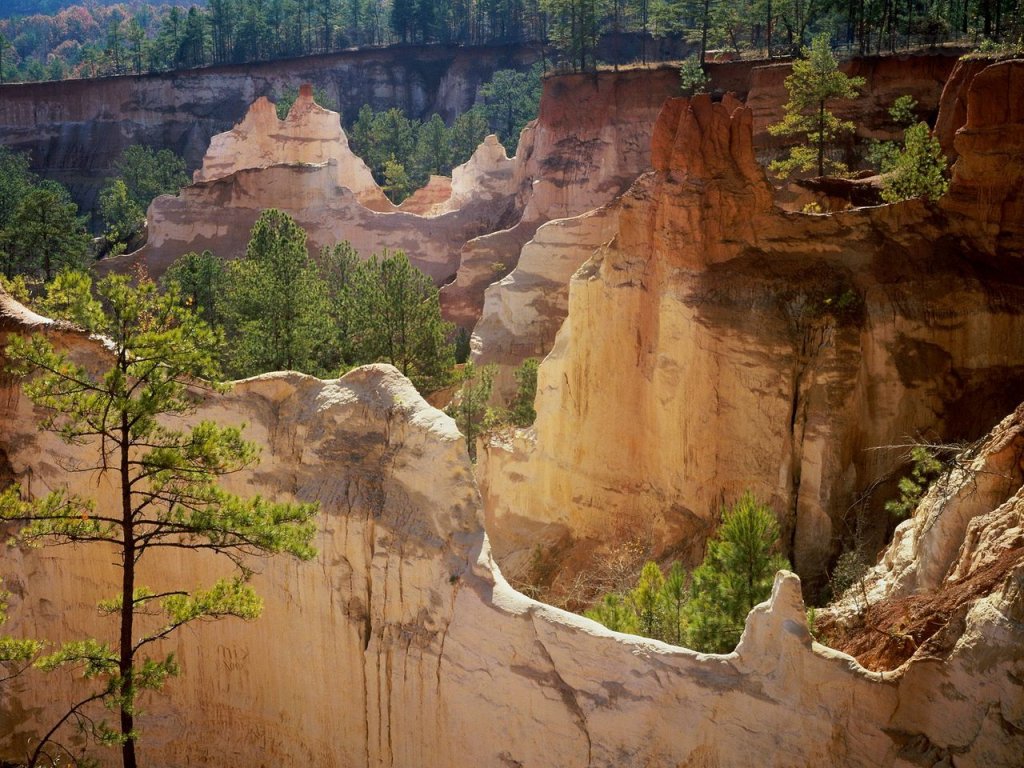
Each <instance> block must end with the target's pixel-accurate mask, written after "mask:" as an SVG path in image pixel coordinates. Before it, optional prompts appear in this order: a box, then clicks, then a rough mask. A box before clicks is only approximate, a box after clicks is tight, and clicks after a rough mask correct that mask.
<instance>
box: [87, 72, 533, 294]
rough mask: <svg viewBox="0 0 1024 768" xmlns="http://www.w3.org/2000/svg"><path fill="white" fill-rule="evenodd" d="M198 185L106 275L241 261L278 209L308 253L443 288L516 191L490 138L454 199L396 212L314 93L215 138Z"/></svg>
mask: <svg viewBox="0 0 1024 768" xmlns="http://www.w3.org/2000/svg"><path fill="white" fill-rule="evenodd" d="M495 147H497V150H498V152H497V153H496V152H495ZM195 179H196V181H195V183H193V184H192V185H190V186H188V187H186V188H185V189H183V190H182V191H181V193H180V194H179V195H177V196H174V195H164V196H161V197H158V198H156V199H155V200H154V201H153V202H152V203H151V204H150V207H149V211H148V212H147V225H148V226H147V228H148V237H147V242H146V244H145V246H143V247H142V248H141V249H139V250H138V251H135V252H133V253H130V254H125V255H123V256H120V257H116V258H112V259H106V260H104V261H102V262H100V265H99V266H100V269H101V270H123V269H126V268H127V267H128V266H129V265H134V264H143V265H145V266H146V268H147V269H148V271H149V273H150V274H151V275H153V276H154V277H157V276H159V275H161V274H162V273H163V271H164V270H165V269H166V268H167V267H168V266H169V265H170V264H171V263H172V262H173V261H174V260H175V259H177V258H178V257H180V256H181V255H182V254H184V253H187V252H189V251H197V252H198V251H201V250H203V249H209V250H211V251H212V252H213V253H215V254H217V255H218V256H220V257H221V258H225V259H232V258H237V257H238V256H240V255H242V254H243V253H244V252H245V246H246V243H247V242H248V240H249V234H250V231H251V229H252V226H253V224H254V223H255V221H256V219H257V218H258V217H259V215H260V213H261V212H262V211H263V210H265V209H267V208H277V209H279V210H282V211H284V212H286V213H288V214H289V215H291V216H292V217H293V218H294V219H295V220H296V221H297V222H298V223H299V224H300V225H301V226H302V227H303V228H304V229H305V230H306V233H307V236H308V240H307V243H308V246H309V249H310V252H311V253H313V254H315V253H317V252H318V251H319V249H320V248H321V247H323V246H330V245H333V244H335V243H338V242H341V241H342V240H348V241H349V242H351V243H352V245H353V246H354V247H355V248H356V250H357V251H358V252H360V253H361V254H363V255H364V256H366V257H368V256H369V255H370V254H372V253H379V252H381V251H383V250H385V249H388V250H392V251H393V250H399V249H400V250H403V251H405V252H406V254H407V255H408V256H409V258H410V260H411V261H412V262H413V263H414V264H415V265H416V266H418V267H419V268H420V269H422V270H423V271H424V272H425V273H427V274H428V275H429V276H430V277H432V278H433V279H434V280H435V281H436V282H437V283H438V284H440V283H441V282H443V281H444V280H446V279H449V278H450V277H451V276H452V275H453V274H454V273H455V271H456V268H457V266H458V264H459V253H460V251H461V249H462V247H463V245H464V244H465V243H466V242H467V241H468V240H471V239H472V238H474V237H477V236H479V235H481V234H483V233H486V232H490V231H493V230H494V229H496V228H498V227H499V226H501V225H502V224H503V223H504V222H506V221H507V220H508V219H509V217H510V216H512V215H513V212H514V208H513V206H514V204H515V200H514V195H513V191H514V189H515V188H516V181H515V180H514V178H513V175H512V168H511V163H510V162H509V161H508V159H507V158H505V156H504V151H503V150H502V149H501V147H500V145H498V144H497V142H496V141H495V140H494V138H493V137H490V139H489V140H487V141H485V142H484V143H483V144H482V145H481V147H480V148H479V149H478V150H477V152H476V153H475V154H474V155H473V157H471V158H470V159H469V161H467V162H466V163H465V164H464V165H463V166H461V167H459V168H457V169H455V179H456V183H453V184H452V186H451V190H452V191H451V194H450V195H449V196H448V198H447V200H443V201H437V202H435V203H433V204H424V203H418V202H417V201H416V200H413V201H412V203H411V204H410V205H409V206H406V207H405V208H403V209H396V208H395V207H394V206H393V205H392V204H391V203H390V201H389V200H388V199H387V198H386V197H385V196H384V194H383V192H382V191H381V190H380V188H379V187H378V186H377V184H376V183H375V182H374V180H373V177H372V176H371V174H370V171H369V169H368V168H367V167H366V165H365V164H364V163H363V161H362V160H361V159H360V158H358V157H357V156H356V155H354V154H353V153H352V151H351V149H349V146H348V140H347V138H346V136H345V132H344V131H343V130H342V128H341V124H340V121H339V116H338V114H337V113H336V112H332V111H330V110H326V109H323V108H321V107H320V106H318V105H317V104H315V103H314V101H313V95H312V89H311V88H309V87H308V86H304V88H303V90H302V92H301V93H300V96H299V98H298V99H297V100H296V102H295V104H294V105H293V106H292V109H291V111H290V112H289V114H288V116H287V119H286V120H284V121H281V120H278V118H277V114H276V112H275V111H274V106H273V105H272V104H271V103H270V102H269V101H267V100H266V99H262V98H261V99H258V100H257V101H256V102H255V103H254V104H253V105H252V107H251V108H250V110H249V112H248V113H247V114H246V116H245V118H244V119H243V120H242V121H241V122H240V123H239V124H238V125H237V126H235V127H234V128H233V129H232V130H230V131H228V132H226V133H223V134H219V135H217V136H214V137H213V140H212V141H211V144H210V149H209V150H208V151H207V153H206V155H205V157H204V159H203V164H202V166H201V167H200V168H199V169H198V170H197V171H196V173H195ZM446 186H447V185H446V184H444V183H443V182H442V183H441V187H442V188H444V187H446ZM436 187H437V184H436V183H435V188H436ZM423 194H424V195H426V194H427V193H426V192H424V193H423ZM422 199H425V198H423V197H422V196H421V200H422ZM418 208H419V211H420V212H417V209H418Z"/></svg>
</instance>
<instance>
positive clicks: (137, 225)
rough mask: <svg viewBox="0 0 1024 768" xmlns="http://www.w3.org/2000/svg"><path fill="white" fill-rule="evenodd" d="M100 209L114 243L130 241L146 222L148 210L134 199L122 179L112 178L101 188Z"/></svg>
mask: <svg viewBox="0 0 1024 768" xmlns="http://www.w3.org/2000/svg"><path fill="white" fill-rule="evenodd" d="M99 209H100V218H101V219H103V223H104V224H106V225H107V230H106V236H107V239H108V240H109V241H110V242H112V243H126V242H128V240H130V239H131V238H132V236H134V235H135V233H136V232H138V231H139V230H140V229H142V225H143V224H145V223H146V212H145V211H144V210H143V209H142V208H140V207H139V204H138V203H137V202H135V200H133V199H132V197H131V195H130V194H129V193H128V186H127V185H126V184H125V183H124V181H123V180H122V179H112V180H111V181H110V182H108V183H107V184H106V185H104V187H103V189H101V190H100V196H99Z"/></svg>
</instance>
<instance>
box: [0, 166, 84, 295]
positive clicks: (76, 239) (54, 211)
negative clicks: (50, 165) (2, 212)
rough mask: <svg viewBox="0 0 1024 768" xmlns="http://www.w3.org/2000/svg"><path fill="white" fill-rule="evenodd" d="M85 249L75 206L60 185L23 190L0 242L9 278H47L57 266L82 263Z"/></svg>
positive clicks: (5, 269) (82, 224)
mask: <svg viewBox="0 0 1024 768" xmlns="http://www.w3.org/2000/svg"><path fill="white" fill-rule="evenodd" d="M88 248H89V236H88V235H87V234H86V232H85V225H84V223H83V221H82V220H81V219H80V218H79V217H78V206H76V205H75V204H74V203H73V202H72V201H71V200H70V199H69V197H68V195H67V192H66V191H65V190H64V189H63V187H61V186H60V185H57V184H53V183H51V182H44V183H43V184H40V185H39V186H38V187H35V188H32V189H30V190H28V191H27V192H26V193H25V195H24V197H22V199H21V202H20V203H19V204H18V207H17V208H16V209H15V211H14V214H13V216H12V217H11V219H10V221H9V222H8V225H7V227H6V229H5V230H4V234H3V240H2V242H0V249H2V251H3V254H2V258H3V270H4V273H5V274H6V275H7V277H9V278H10V277H13V276H14V275H15V274H28V275H39V276H41V277H43V278H44V279H45V280H51V279H52V278H53V276H54V275H56V274H57V272H58V271H59V270H61V269H64V268H72V269H77V268H80V267H82V266H84V265H85V258H86V253H87V251H88Z"/></svg>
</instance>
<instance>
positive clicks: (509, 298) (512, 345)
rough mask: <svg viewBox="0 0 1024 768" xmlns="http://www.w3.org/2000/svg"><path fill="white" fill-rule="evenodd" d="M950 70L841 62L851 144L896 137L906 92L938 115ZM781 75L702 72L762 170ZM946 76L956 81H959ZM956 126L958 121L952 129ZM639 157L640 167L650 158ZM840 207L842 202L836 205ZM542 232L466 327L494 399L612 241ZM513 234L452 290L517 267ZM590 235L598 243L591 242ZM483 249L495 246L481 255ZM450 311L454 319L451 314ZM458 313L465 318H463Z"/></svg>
mask: <svg viewBox="0 0 1024 768" xmlns="http://www.w3.org/2000/svg"><path fill="white" fill-rule="evenodd" d="M955 64H956V59H955V57H954V56H953V55H952V54H951V53H942V54H934V55H917V56H869V57H863V58H857V59H852V60H849V61H847V62H845V63H844V65H843V67H844V70H846V71H847V73H848V74H850V75H855V76H857V75H859V76H863V77H864V78H865V79H866V81H867V85H866V87H865V89H864V92H863V93H862V95H861V96H860V97H859V98H857V99H854V100H852V101H849V102H844V103H841V104H837V105H836V107H837V109H838V111H839V112H840V113H841V114H842V115H843V117H845V118H846V119H850V120H853V121H854V122H855V123H856V125H857V126H858V134H857V135H858V136H859V137H860V138H886V139H893V138H896V137H897V134H898V131H897V130H896V127H895V126H893V125H892V124H891V123H890V121H889V118H888V112H887V110H888V108H889V106H890V105H891V104H892V102H893V101H894V100H895V99H896V98H897V97H899V96H901V95H904V94H910V95H912V96H914V97H915V98H916V99H917V100H918V103H919V107H918V109H919V111H920V112H921V114H922V115H932V114H934V113H935V111H936V110H938V108H939V102H940V95H941V94H942V92H943V83H944V82H945V81H946V79H947V77H948V76H950V70H951V69H953V68H954V65H955ZM986 66H987V64H986ZM790 71H791V66H790V64H789V63H786V62H782V63H778V64H769V63H766V62H759V61H735V62H723V63H711V64H710V65H709V66H708V74H709V76H710V79H711V82H710V87H711V89H712V90H713V91H714V92H715V93H716V94H719V95H721V96H722V98H724V99H725V100H726V103H730V104H733V103H735V101H734V99H735V94H738V95H739V96H741V97H745V98H746V104H747V106H749V107H750V108H751V110H752V112H753V126H752V127H753V140H754V145H755V147H756V148H757V150H758V159H759V160H761V161H762V162H766V161H767V159H770V158H771V157H773V156H774V154H775V153H776V152H777V151H778V147H779V146H781V145H782V143H783V142H781V141H780V140H779V139H776V138H773V137H771V136H769V135H768V133H767V126H768V125H769V124H770V123H773V122H777V121H778V120H780V119H781V117H782V105H783V104H784V103H785V101H786V99H787V96H786V90H785V83H784V81H785V78H786V76H788V75H789V73H790ZM956 71H957V72H958V73H959V72H960V71H961V70H960V68H959V67H958V68H956ZM954 77H956V78H958V79H962V78H959V75H954ZM644 82H645V83H646V81H644ZM630 85H631V87H635V88H637V89H639V88H643V87H648V86H646V85H642V84H640V83H636V84H635V85H634V84H633V83H631V84H630ZM672 90H674V89H672ZM566 95H567V98H568V100H570V101H574V100H575V99H576V98H578V97H577V95H576V93H575V91H570V92H569V93H567V94H566ZM964 98H966V94H964ZM940 120H941V117H940ZM962 122H963V121H962V120H961V124H962ZM644 135H650V131H646V132H645V134H644ZM643 159H644V161H645V163H646V165H647V166H649V159H648V158H647V157H644V158H643ZM538 189H539V190H541V192H543V189H544V187H541V186H539V185H538ZM848 194H849V191H848V190H847V195H848ZM807 197H808V196H807V194H806V193H804V195H803V198H805V199H801V200H799V201H797V202H794V203H793V204H792V205H791V206H789V207H795V208H796V209H797V210H799V209H800V208H802V206H803V204H804V203H805V202H807V199H806V198H807ZM870 197H871V198H874V199H877V190H874V191H873V192H871V194H870ZM581 202H583V201H581ZM845 202H846V201H845V200H844V201H843V203H845ZM578 208H579V206H572V205H569V206H566V207H565V208H564V209H563V210H564V211H565V212H564V213H563V214H562V215H564V216H570V215H574V213H573V212H574V211H576V210H577V209H578ZM615 210H617V208H616V207H615V206H614V205H612V206H611V207H609V209H608V211H609V212H611V211H615ZM524 220H529V213H527V214H525V215H524ZM587 222H589V219H588V220H587ZM545 226H546V225H542V226H541V228H540V229H536V228H535V227H530V228H529V229H528V230H527V233H529V232H530V231H536V235H535V237H533V242H529V243H528V244H526V245H525V246H524V250H523V252H522V256H521V258H522V259H525V260H526V261H527V265H526V267H525V269H524V270H523V272H522V273H521V274H520V273H518V272H517V270H513V271H512V272H511V273H510V274H509V275H508V276H507V277H504V278H503V279H501V280H500V282H493V283H492V284H491V286H490V287H489V288H488V289H487V294H488V295H487V298H486V300H485V301H484V303H483V306H482V309H480V310H479V311H480V315H479V317H480V320H479V323H478V325H477V326H476V328H475V329H474V335H475V336H476V341H475V343H474V348H475V349H476V350H477V353H476V354H475V356H474V360H476V361H477V362H481V363H495V364H497V365H498V369H499V375H498V378H497V386H498V389H499V391H500V392H501V395H502V396H503V397H508V396H509V395H510V394H511V390H512V388H513V387H514V382H513V381H512V378H511V371H512V370H513V369H514V368H515V367H516V366H517V365H519V364H520V363H521V362H522V361H523V360H524V359H525V358H526V357H530V356H534V357H543V356H544V355H546V354H547V353H548V352H549V351H550V350H551V346H552V342H553V339H554V334H555V331H557V329H558V327H559V326H560V325H561V323H562V321H563V320H564V319H565V307H566V299H567V293H568V284H567V277H568V275H569V274H571V273H572V272H573V271H575V270H576V269H577V268H578V267H579V266H581V265H582V264H583V263H584V262H585V261H586V260H587V259H588V258H589V256H590V254H591V253H592V252H593V250H594V248H595V247H596V246H597V245H600V244H603V243H605V242H607V240H610V239H611V235H610V234H609V233H607V232H604V231H603V230H602V231H601V232H600V233H599V232H598V230H596V229H593V228H589V227H587V226H586V222H584V221H581V222H579V225H576V224H573V225H569V224H563V223H557V224H556V225H554V226H556V227H558V228H559V229H561V230H562V231H561V232H559V231H558V230H550V231H546V230H545ZM580 226H582V227H585V228H586V233H584V232H583V231H582V230H579V227H580ZM566 227H572V229H573V231H574V235H573V237H577V236H578V237H580V238H581V239H580V240H579V241H578V242H571V241H569V240H568V239H567V238H566V236H565V228H566ZM521 232H522V230H521V229H518V228H517V229H513V230H511V231H510V232H508V233H500V234H499V235H496V236H494V237H493V238H491V237H484V238H481V239H480V240H478V241H476V242H474V243H472V244H470V247H468V248H467V251H470V252H471V251H472V249H473V248H478V247H480V248H483V249H484V253H483V254H481V255H480V256H479V257H477V258H475V259H471V258H467V257H466V256H464V258H463V262H464V264H466V265H467V266H464V267H463V268H462V269H461V270H460V275H459V278H458V279H457V281H456V283H457V284H458V283H460V282H462V283H466V284H469V283H470V282H471V281H472V280H473V279H474V277H471V270H472V268H471V267H470V266H468V265H469V264H470V263H471V262H472V263H475V264H477V265H478V267H477V269H476V272H475V279H476V281H478V282H479V283H483V282H485V281H486V280H487V279H488V278H491V279H493V278H495V277H500V276H501V272H500V271H499V272H498V273H497V274H496V273H495V272H494V271H493V270H492V271H488V269H487V268H488V267H490V266H491V265H493V264H496V263H497V264H501V265H503V266H505V268H506V269H508V266H506V265H508V264H516V263H520V262H519V259H517V258H516V257H515V256H512V257H511V258H510V257H509V256H508V255H507V251H509V250H511V249H513V248H514V247H515V245H516V244H517V243H519V242H520V240H522V235H521V236H520V238H519V239H518V240H513V239H512V238H511V237H510V235H512V234H513V233H521ZM593 237H604V238H605V239H604V240H600V241H597V242H592V241H591V240H592V238H593ZM510 241H511V242H510ZM491 243H494V245H493V246H492V247H488V246H490V244H491ZM456 290H457V289H456V286H452V287H450V288H448V289H446V292H447V291H450V292H452V293H455V292H456ZM477 290H479V289H477ZM449 301H450V303H451V304H454V303H455V302H454V301H453V300H452V298H449ZM475 306H478V305H474V307H475ZM513 307H514V308H517V310H518V309H520V308H524V309H525V308H527V307H530V309H527V311H526V312H525V314H522V315H520V316H516V315H515V314H514V313H513V312H512V311H511V310H512V308H513ZM449 311H450V312H451V313H452V314H453V316H454V315H455V312H456V310H455V308H454V307H451V308H450V310H449ZM464 314H465V315H466V316H467V317H469V316H470V313H469V311H468V310H466V311H465V312H464Z"/></svg>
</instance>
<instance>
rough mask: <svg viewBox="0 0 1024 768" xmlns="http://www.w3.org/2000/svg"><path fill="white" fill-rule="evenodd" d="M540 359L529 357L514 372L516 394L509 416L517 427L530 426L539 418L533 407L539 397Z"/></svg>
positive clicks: (510, 406)
mask: <svg viewBox="0 0 1024 768" xmlns="http://www.w3.org/2000/svg"><path fill="white" fill-rule="evenodd" d="M539 368H540V361H539V360H537V358H535V357H528V358H527V359H526V360H524V361H523V363H522V365H520V366H519V367H518V368H517V369H516V370H515V372H514V373H513V374H512V375H513V376H514V377H515V380H516V394H515V396H514V397H513V398H512V402H511V403H510V404H509V418H510V420H511V421H512V423H513V424H515V425H516V426H517V427H528V426H530V425H531V424H533V421H534V419H536V418H537V412H536V411H535V410H534V408H533V403H534V400H536V399H537V371H538V369H539Z"/></svg>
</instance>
